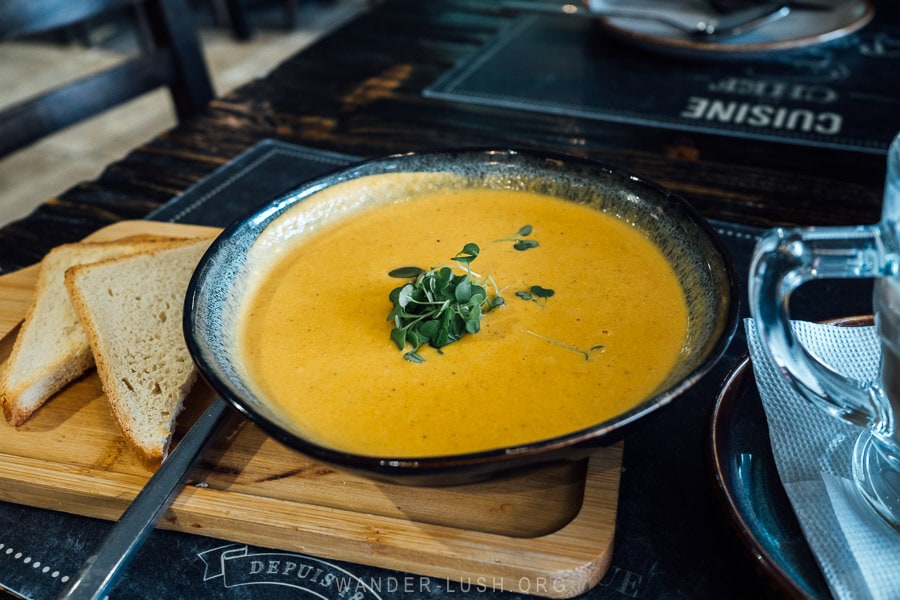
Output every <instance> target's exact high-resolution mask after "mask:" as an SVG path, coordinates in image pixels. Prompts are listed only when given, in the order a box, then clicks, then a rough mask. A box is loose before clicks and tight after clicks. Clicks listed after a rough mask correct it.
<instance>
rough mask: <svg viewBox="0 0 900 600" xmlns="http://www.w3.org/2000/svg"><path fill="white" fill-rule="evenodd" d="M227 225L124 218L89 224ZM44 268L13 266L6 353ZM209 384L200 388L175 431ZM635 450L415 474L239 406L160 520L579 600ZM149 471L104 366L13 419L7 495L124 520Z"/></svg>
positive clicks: (2, 425)
mask: <svg viewBox="0 0 900 600" xmlns="http://www.w3.org/2000/svg"><path fill="white" fill-rule="evenodd" d="M215 231H216V230H214V229H210V228H205V227H194V226H186V225H176V224H170V223H156V222H151V221H126V222H122V223H117V224H116V225H113V226H110V227H108V228H105V229H103V230H101V231H99V232H97V233H96V234H94V235H92V236H91V238H93V239H114V238H117V237H122V236H125V235H131V234H135V233H160V234H167V235H183V236H193V235H197V234H198V233H215ZM36 274H37V269H36V267H29V268H27V269H23V270H21V271H17V272H15V273H10V274H8V275H4V276H2V277H0V338H2V339H0V361H5V360H6V358H7V356H8V355H9V351H10V349H11V347H12V344H13V341H14V339H15V333H16V331H17V326H18V323H19V322H20V321H21V320H22V318H23V317H24V315H25V313H26V311H27V310H28V306H29V304H30V301H31V296H32V291H33V286H34V282H35V278H36ZM211 397H212V393H211V392H210V391H209V390H208V389H207V388H206V386H205V385H203V384H198V385H197V386H196V388H195V390H194V391H193V392H192V394H191V397H190V398H189V399H188V402H187V407H188V408H186V410H185V413H183V415H182V416H181V418H179V427H178V432H177V433H176V440H177V439H178V438H179V437H180V436H181V435H183V433H184V431H186V430H187V428H188V427H189V426H190V424H191V423H192V422H193V419H194V418H195V417H196V415H198V414H199V413H200V411H201V410H202V408H203V407H204V406H205V405H206V403H208V401H209V400H210V399H211ZM621 453H622V448H621V445H617V446H611V447H604V448H598V449H597V450H596V451H595V452H594V453H593V454H592V456H591V457H590V458H589V459H588V460H585V461H581V462H577V463H571V464H566V465H561V466H553V467H544V468H541V469H538V470H535V471H531V472H529V473H527V474H524V475H518V476H515V477H509V478H504V479H500V480H496V481H490V482H485V483H480V484H473V485H465V486H455V487H446V488H427V487H426V488H423V487H406V486H399V485H392V484H385V483H379V482H374V481H371V480H369V479H366V478H364V477H360V476H356V475H352V474H348V473H345V472H342V471H339V470H336V469H334V468H331V467H329V466H327V465H323V464H321V463H317V462H315V461H313V460H312V459H310V458H308V457H306V456H304V455H302V454H300V453H297V452H295V451H292V450H289V449H287V448H285V447H283V446H281V445H280V444H279V443H277V442H275V441H274V440H272V439H271V438H269V437H268V436H267V435H266V434H264V433H263V432H262V431H261V430H260V429H258V428H257V427H256V426H255V425H253V424H252V423H250V422H248V421H246V420H242V419H240V418H239V417H237V416H235V418H233V419H232V422H230V423H229V424H228V425H227V426H226V428H225V429H224V430H223V434H222V435H220V436H219V439H218V441H217V442H216V443H214V445H213V446H212V447H211V449H210V450H208V451H207V453H206V454H205V455H204V457H203V459H202V460H201V462H200V465H199V467H198V468H197V469H196V470H195V472H194V473H193V474H192V480H191V481H190V482H189V483H188V485H187V486H186V488H185V489H184V490H183V491H182V492H181V494H180V495H179V496H178V498H177V499H176V500H175V502H174V503H173V505H172V507H171V508H170V509H169V511H168V512H167V513H166V515H165V516H164V518H163V519H162V520H161V522H160V523H159V526H160V527H163V528H166V529H174V530H178V531H182V532H187V533H198V534H202V535H206V536H211V537H215V538H221V539H225V540H230V541H233V542H239V543H245V544H252V545H258V546H263V547H276V548H279V549H281V550H286V551H294V552H298V553H303V554H309V555H314V556H318V557H322V558H331V559H336V560H344V561H350V562H355V563H360V564H366V565H371V566H377V567H384V568H390V569H397V570H401V571H405V572H409V573H416V574H421V575H429V576H433V577H440V578H445V579H447V580H448V581H460V582H471V581H473V580H476V578H480V579H477V580H478V581H484V582H488V583H490V582H493V584H494V585H495V586H503V587H504V588H505V589H510V587H509V586H511V585H515V586H516V587H515V589H520V590H521V589H528V590H530V592H531V593H537V594H538V595H543V596H548V597H561V598H565V597H571V596H575V595H578V594H580V593H583V592H584V591H586V590H588V589H590V588H591V587H593V586H594V585H596V584H597V583H598V582H599V581H600V579H601V578H602V577H603V575H604V573H605V572H606V570H607V568H608V566H609V561H610V558H611V555H612V541H613V533H614V529H615V518H616V506H617V501H618V490H619V475H620V469H621ZM151 474H152V473H151V472H150V471H148V470H147V469H146V468H145V467H143V466H142V465H141V464H140V462H138V461H137V459H136V458H135V457H134V456H132V455H131V453H130V451H129V450H128V448H127V447H126V445H125V442H124V440H123V439H122V437H121V436H120V435H119V433H118V431H117V429H116V425H115V423H114V421H113V419H112V417H111V415H110V414H109V410H108V407H107V406H106V399H105V397H104V396H103V392H102V389H101V388H100V384H99V380H98V379H97V376H96V374H95V373H94V372H91V373H88V374H87V375H85V376H83V377H82V378H80V379H78V380H77V381H75V382H73V383H72V384H70V385H69V386H68V387H66V388H65V389H64V390H63V391H62V392H60V393H59V394H58V395H57V396H56V397H54V398H53V399H51V400H50V401H49V402H47V404H45V405H44V406H43V407H42V408H41V409H40V410H39V411H38V412H37V413H35V415H33V416H32V418H31V419H29V420H28V421H27V422H26V423H25V424H24V425H23V426H21V427H19V428H13V427H11V426H9V425H8V424H7V423H6V422H5V421H2V419H0V500H4V501H9V502H15V503H20V504H26V505H30V506H36V507H40V508H47V509H52V510H59V511H64V512H69V513H75V514H79V515H85V516H90V517H96V518H101V519H109V520H115V519H117V518H118V517H119V516H120V515H121V513H122V512H123V511H124V510H125V508H126V507H127V506H128V504H129V503H130V502H131V501H132V500H133V499H134V497H135V495H136V494H137V493H138V492H139V491H140V489H141V487H142V486H143V485H144V484H145V483H146V481H147V479H148V478H149V477H150V475H151Z"/></svg>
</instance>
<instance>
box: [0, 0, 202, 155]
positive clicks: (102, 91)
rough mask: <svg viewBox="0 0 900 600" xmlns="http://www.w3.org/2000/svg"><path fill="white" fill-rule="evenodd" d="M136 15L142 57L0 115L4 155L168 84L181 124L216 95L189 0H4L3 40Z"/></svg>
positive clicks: (0, 3)
mask: <svg viewBox="0 0 900 600" xmlns="http://www.w3.org/2000/svg"><path fill="white" fill-rule="evenodd" d="M124 9H129V10H133V11H134V14H135V15H136V16H137V17H138V19H137V22H138V23H139V28H138V29H139V33H140V34H141V35H140V38H141V52H140V53H139V54H138V55H137V56H135V57H133V58H130V59H128V60H126V61H124V62H122V63H120V64H118V65H116V66H114V67H113V68H111V69H108V70H106V71H102V72H99V73H95V74H92V75H89V76H87V77H83V78H81V79H77V80H75V81H71V82H67V83H65V84H62V85H60V86H59V87H55V88H52V89H50V90H48V91H46V92H43V93H41V94H40V95H38V96H35V97H32V98H29V99H26V100H24V101H22V102H19V103H17V104H15V105H13V106H10V107H8V108H6V109H4V110H2V111H0V157H3V156H5V155H7V154H10V153H12V152H14V151H16V150H18V149H20V148H22V147H24V146H27V145H29V144H31V143H33V142H35V141H37V140H39V139H41V138H43V137H45V136H47V135H49V134H51V133H54V132H56V131H59V130H61V129H63V128H65V127H68V126H69V125H73V124H75V123H78V122H79V121H82V120H84V119H87V118H88V117H92V116H95V115H97V114H99V113H101V112H103V111H105V110H107V109H109V108H112V107H114V106H117V105H119V104H122V103H124V102H126V101H128V100H131V99H133V98H135V97H137V96H140V95H142V94H145V93H147V92H149V91H152V90H155V89H158V88H161V87H164V86H165V87H168V88H169V91H170V92H171V96H172V101H173V103H174V107H175V111H176V113H177V115H178V119H179V120H182V119H185V118H187V117H190V116H191V115H194V114H196V113H198V112H201V111H203V110H204V109H205V107H206V106H207V105H208V104H209V101H210V100H212V98H213V97H214V93H213V87H212V82H211V80H210V76H209V72H208V71H207V67H206V63H205V61H204V58H203V52H202V49H201V47H200V43H199V40H198V38H197V35H196V32H195V30H194V27H193V14H192V13H191V11H190V9H189V7H188V4H187V0H0V42H3V41H8V40H11V39H14V38H20V37H23V36H33V35H35V34H43V33H47V32H52V31H55V30H58V29H59V28H66V27H69V28H71V27H75V26H78V25H79V24H81V23H84V22H85V21H86V20H90V19H96V18H98V17H101V16H103V15H105V14H108V11H114V10H124Z"/></svg>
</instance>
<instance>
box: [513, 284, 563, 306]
mask: <svg viewBox="0 0 900 600" xmlns="http://www.w3.org/2000/svg"><path fill="white" fill-rule="evenodd" d="M555 293H556V292H555V291H553V290H551V289H549V288H545V287H541V286H539V285H533V286H531V287H530V288H528V291H524V290H522V291H519V292H516V296H518V297H519V298H521V299H522V300H531V301H532V302H535V303H537V304H539V305H541V306H544V305H545V304H547V298H550V297H551V296H553V294H555Z"/></svg>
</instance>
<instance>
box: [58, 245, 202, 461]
mask: <svg viewBox="0 0 900 600" xmlns="http://www.w3.org/2000/svg"><path fill="white" fill-rule="evenodd" d="M210 242H211V240H210V239H203V240H192V241H189V242H178V243H175V242H173V243H171V244H169V245H168V246H166V247H165V248H162V249H154V250H150V251H146V252H142V253H140V254H133V255H130V256H127V257H123V258H117V259H111V260H106V261H103V262H99V263H94V264H91V265H81V266H76V267H73V268H71V269H69V270H68V271H67V272H66V286H67V287H68V289H69V295H70V297H71V298H72V304H73V305H74V306H75V310H76V311H77V312H78V315H79V317H80V318H81V322H82V324H83V325H84V329H85V331H86V332H87V336H88V340H89V341H90V346H91V350H92V352H93V354H94V360H95V361H96V363H97V373H98V374H99V376H100V383H101V385H102V387H103V391H104V393H105V394H106V396H107V398H108V400H109V406H110V409H111V411H112V414H113V416H114V417H115V420H116V422H117V423H118V425H119V427H120V428H121V430H122V433H123V435H124V436H125V439H126V441H127V442H128V443H129V445H130V446H131V447H132V448H133V449H134V450H135V451H136V453H137V455H138V457H139V458H140V459H141V461H142V462H143V463H145V464H146V465H148V466H151V467H152V466H156V465H158V464H159V463H160V462H161V461H162V460H163V459H164V458H165V457H166V454H167V453H168V448H169V444H170V441H171V436H172V432H173V430H174V427H175V418H176V417H177V416H178V413H179V412H181V409H182V405H183V402H184V398H185V396H187V393H188V392H189V391H190V389H191V386H192V385H193V383H194V381H195V379H196V377H197V370H196V367H195V366H194V363H193V361H192V360H191V356H190V354H189V353H188V349H187V344H186V343H185V341H184V334H183V332H182V313H183V308H184V299H185V293H186V292H187V286H188V283H189V281H190V278H191V274H192V273H193V271H194V268H195V267H196V266H197V263H198V262H199V260H200V257H201V256H202V255H203V252H204V251H205V250H206V248H207V247H208V245H209V244H210Z"/></svg>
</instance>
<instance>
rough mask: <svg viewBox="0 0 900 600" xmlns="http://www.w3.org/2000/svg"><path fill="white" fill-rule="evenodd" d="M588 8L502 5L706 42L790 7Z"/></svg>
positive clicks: (524, 0) (527, 2) (523, 0)
mask: <svg viewBox="0 0 900 600" xmlns="http://www.w3.org/2000/svg"><path fill="white" fill-rule="evenodd" d="M589 4H590V6H589V7H583V6H580V5H577V4H549V3H546V2H540V1H537V0H508V1H505V2H503V7H504V8H510V9H515V10H526V11H534V12H543V13H551V14H565V15H573V16H579V17H587V18H596V17H621V18H629V19H645V20H649V21H655V22H657V23H663V24H665V25H667V26H669V27H672V28H673V29H677V30H678V31H681V32H682V33H685V34H687V35H690V36H692V37H697V38H702V39H704V40H708V41H714V40H721V39H726V38H731V37H735V36H738V35H741V34H743V33H747V32H748V31H751V30H753V29H756V28H758V27H762V26H763V25H766V24H768V23H772V22H774V21H777V20H779V19H782V18H784V17H786V16H787V15H788V14H789V13H790V12H791V9H790V7H788V6H787V5H786V4H783V3H773V4H765V5H761V6H759V5H758V6H750V7H747V8H742V9H740V10H735V11H732V12H730V13H728V14H725V15H713V14H709V15H702V16H700V17H697V16H688V15H679V14H678V13H677V12H672V11H668V12H667V11H666V10H664V9H662V10H660V9H655V8H654V9H649V8H641V7H623V8H619V7H611V6H609V5H608V3H607V2H605V1H603V0H600V1H597V0H591V2H590V3H589Z"/></svg>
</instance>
